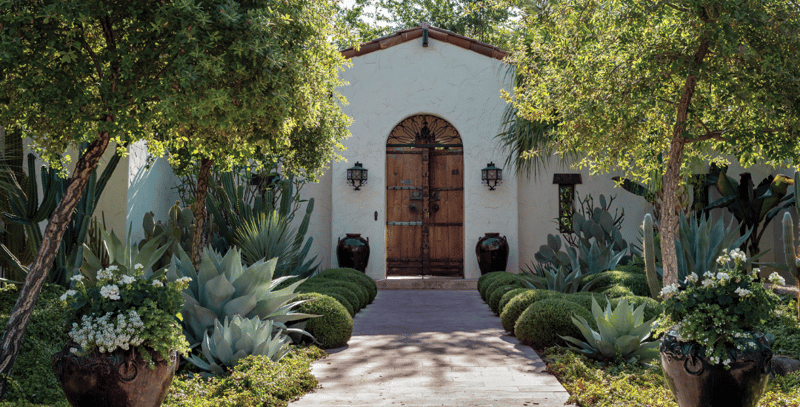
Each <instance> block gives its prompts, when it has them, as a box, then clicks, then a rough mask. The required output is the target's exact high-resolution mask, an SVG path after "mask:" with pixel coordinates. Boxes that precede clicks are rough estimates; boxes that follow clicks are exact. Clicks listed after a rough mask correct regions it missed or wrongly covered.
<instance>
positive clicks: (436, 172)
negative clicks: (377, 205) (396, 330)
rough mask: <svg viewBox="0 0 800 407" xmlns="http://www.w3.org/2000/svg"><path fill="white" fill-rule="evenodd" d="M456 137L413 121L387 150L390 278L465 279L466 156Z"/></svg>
mask: <svg viewBox="0 0 800 407" xmlns="http://www.w3.org/2000/svg"><path fill="white" fill-rule="evenodd" d="M463 150H464V149H463V145H462V144H461V138H460V136H459V135H458V132H457V131H456V130H455V128H453V126H451V125H450V124H449V123H448V122H446V121H445V120H443V119H441V118H439V117H436V116H431V115H418V116H412V117H409V118H408V119H406V120H404V121H403V122H401V123H400V124H399V125H397V126H396V127H395V129H394V130H393V131H392V134H390V136H389V140H388V142H387V148H386V208H387V214H386V220H387V222H386V245H387V247H386V263H387V275H389V276H453V277H463V276H464V244H463V242H464V241H463V239H464V237H463V234H464V159H463V158H464V157H463V155H464V151H463Z"/></svg>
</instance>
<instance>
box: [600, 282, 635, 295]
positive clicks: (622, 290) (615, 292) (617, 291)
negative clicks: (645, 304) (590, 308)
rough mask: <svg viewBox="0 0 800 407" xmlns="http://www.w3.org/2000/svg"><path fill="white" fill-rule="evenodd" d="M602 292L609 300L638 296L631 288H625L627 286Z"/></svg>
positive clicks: (619, 286) (615, 287)
mask: <svg viewBox="0 0 800 407" xmlns="http://www.w3.org/2000/svg"><path fill="white" fill-rule="evenodd" d="M601 292H602V294H603V295H605V296H606V297H608V298H620V297H627V296H630V295H636V294H634V292H633V291H631V289H630V288H628V287H625V286H621V285H618V286H614V287H611V288H608V289H606V290H603V291H601Z"/></svg>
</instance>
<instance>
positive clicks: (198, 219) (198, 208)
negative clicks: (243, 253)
mask: <svg viewBox="0 0 800 407" xmlns="http://www.w3.org/2000/svg"><path fill="white" fill-rule="evenodd" d="M213 165H214V160H211V159H208V158H203V159H202V160H201V161H200V173H199V174H197V197H196V198H197V199H196V200H195V203H194V208H193V210H194V235H193V236H192V264H194V267H195V268H196V269H199V268H200V250H201V249H202V247H201V246H202V245H203V234H204V230H205V222H206V196H207V195H208V179H209V177H211V167H212V166H213Z"/></svg>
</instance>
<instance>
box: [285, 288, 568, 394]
mask: <svg viewBox="0 0 800 407" xmlns="http://www.w3.org/2000/svg"><path fill="white" fill-rule="evenodd" d="M329 353H330V356H328V357H327V358H326V359H322V360H320V361H317V362H316V363H315V364H314V366H313V372H314V375H315V376H316V377H317V378H318V379H319V381H320V384H321V385H322V388H320V389H318V390H316V391H315V392H313V393H309V394H307V395H305V396H303V398H301V399H300V400H298V401H296V402H293V403H291V404H290V405H291V406H292V407H322V406H324V407H327V406H459V407H461V406H546V407H555V406H564V405H565V402H566V401H567V398H568V397H569V394H568V393H567V392H566V391H565V390H564V388H563V387H562V386H561V384H560V383H559V382H558V380H556V378H555V377H554V376H552V375H551V374H549V373H546V372H544V368H545V364H544V362H543V361H542V360H541V359H540V358H539V356H538V355H537V354H536V352H534V351H533V350H532V349H531V348H530V347H527V346H522V345H520V344H519V342H517V340H516V339H515V338H513V337H511V336H508V335H507V334H505V333H504V331H503V328H502V326H501V325H500V319H499V318H498V317H496V316H494V315H493V314H492V312H491V310H489V307H488V306H487V305H486V304H484V303H483V301H481V298H480V295H479V294H478V292H477V291H476V290H469V291H445V290H441V291H436V290H408V291H405V290H397V291H388V290H386V291H379V292H378V296H377V297H376V298H375V301H374V302H373V303H372V304H370V305H369V306H367V308H365V309H363V310H362V311H361V312H359V313H358V314H356V318H355V328H354V331H353V337H352V338H351V339H350V342H349V343H348V347H346V348H341V349H333V350H329Z"/></svg>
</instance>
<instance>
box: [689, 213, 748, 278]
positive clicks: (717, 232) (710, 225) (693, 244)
mask: <svg viewBox="0 0 800 407" xmlns="http://www.w3.org/2000/svg"><path fill="white" fill-rule="evenodd" d="M741 227H742V226H741V225H740V226H738V227H734V225H733V222H731V224H729V225H728V226H727V227H725V221H724V220H723V219H719V220H717V221H716V222H712V221H711V220H709V219H707V217H706V216H705V215H702V216H700V217H699V218H698V217H694V216H691V217H689V218H686V217H685V216H681V217H680V221H679V224H678V239H677V240H676V241H675V248H676V250H677V251H678V281H679V283H680V284H682V285H683V283H684V281H685V280H686V276H688V275H689V274H692V273H695V274H696V275H698V276H699V275H702V274H703V273H705V272H712V273H715V272H716V271H717V266H718V263H717V258H719V256H721V255H722V254H723V251H725V250H734V249H737V248H739V247H740V246H741V245H742V244H744V242H745V241H746V239H747V237H748V236H750V234H751V231H747V232H745V233H744V234H742V235H741V236H739V231H740V228H741ZM757 257H759V256H756V257H755V258H757ZM755 258H751V259H750V260H749V261H748V263H750V262H752V261H753V260H755Z"/></svg>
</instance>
